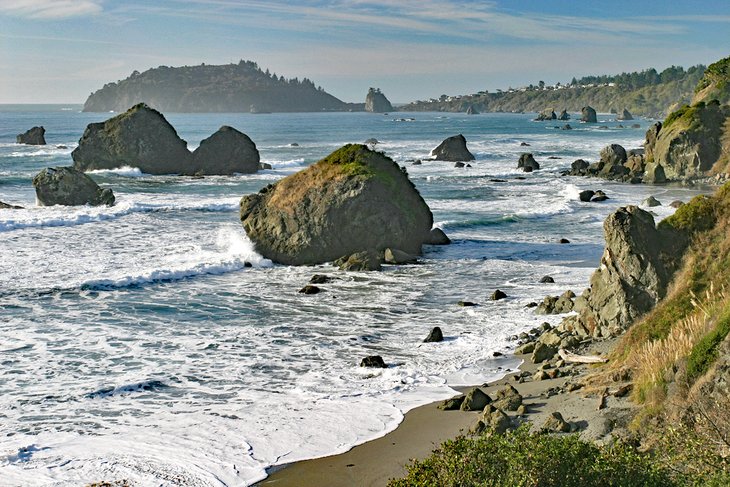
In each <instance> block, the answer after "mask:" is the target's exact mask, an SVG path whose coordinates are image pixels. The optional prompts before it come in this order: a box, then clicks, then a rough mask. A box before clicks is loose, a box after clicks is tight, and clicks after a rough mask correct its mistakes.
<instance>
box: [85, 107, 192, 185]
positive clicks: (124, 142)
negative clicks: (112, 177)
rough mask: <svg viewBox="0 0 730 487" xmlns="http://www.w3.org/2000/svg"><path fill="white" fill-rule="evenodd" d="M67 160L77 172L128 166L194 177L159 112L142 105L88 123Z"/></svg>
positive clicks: (181, 144)
mask: <svg viewBox="0 0 730 487" xmlns="http://www.w3.org/2000/svg"><path fill="white" fill-rule="evenodd" d="M71 157H73V160H74V168H75V169H78V170H79V171H91V170H96V169H116V168H119V167H122V166H130V167H136V168H139V170H140V171H142V172H144V173H147V174H189V175H192V174H195V170H194V169H193V165H192V156H191V154H190V152H189V151H188V147H187V143H186V142H185V141H184V140H182V139H181V138H180V137H179V136H178V135H177V132H176V131H175V129H174V128H173V126H172V125H170V123H169V122H168V121H167V120H165V117H164V116H163V115H162V114H161V113H160V112H158V111H157V110H153V109H152V108H150V107H148V106H147V105H145V104H144V103H140V104H138V105H135V106H133V107H132V108H130V109H129V110H127V111H126V112H124V113H122V114H120V115H117V116H116V117H112V118H110V119H108V120H106V121H104V122H97V123H90V124H89V125H88V126H87V127H86V130H85V131H84V134H83V135H82V136H81V139H80V140H79V146H78V147H77V148H76V149H74V151H73V152H72V153H71Z"/></svg>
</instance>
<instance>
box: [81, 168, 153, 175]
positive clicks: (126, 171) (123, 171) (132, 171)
mask: <svg viewBox="0 0 730 487" xmlns="http://www.w3.org/2000/svg"><path fill="white" fill-rule="evenodd" d="M87 174H116V175H117V176H125V177H128V178H141V177H143V176H149V175H148V174H145V173H143V172H142V171H141V170H140V169H139V168H138V167H131V166H122V167H118V168H116V169H96V170H93V171H87Z"/></svg>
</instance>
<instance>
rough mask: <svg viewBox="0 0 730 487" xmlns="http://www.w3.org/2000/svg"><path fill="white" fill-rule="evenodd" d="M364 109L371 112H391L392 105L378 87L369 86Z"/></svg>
mask: <svg viewBox="0 0 730 487" xmlns="http://www.w3.org/2000/svg"><path fill="white" fill-rule="evenodd" d="M365 111H366V112H371V113H385V112H392V111H393V105H391V104H390V102H389V101H388V99H387V98H386V97H385V95H384V94H383V93H382V92H381V91H380V88H370V89H369V90H368V94H367V95H366V96H365Z"/></svg>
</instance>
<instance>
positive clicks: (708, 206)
mask: <svg viewBox="0 0 730 487" xmlns="http://www.w3.org/2000/svg"><path fill="white" fill-rule="evenodd" d="M715 206H716V204H715V200H714V198H711V197H707V196H704V195H699V196H695V197H694V198H692V199H691V200H690V201H689V202H688V203H687V204H686V205H682V206H680V207H679V208H677V211H675V212H674V214H673V215H671V216H669V217H667V218H665V219H664V220H662V221H661V222H659V228H674V229H676V230H685V231H687V232H688V233H695V232H703V231H706V230H709V229H711V228H712V227H713V226H715V222H716V221H717V217H716V216H715Z"/></svg>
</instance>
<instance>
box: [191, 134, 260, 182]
mask: <svg viewBox="0 0 730 487" xmlns="http://www.w3.org/2000/svg"><path fill="white" fill-rule="evenodd" d="M259 162H260V158H259V151H258V150H257V149H256V144H254V143H253V141H252V140H251V139H250V138H249V137H248V136H247V135H246V134H244V133H241V132H239V131H238V130H236V129H234V128H233V127H229V126H227V125H224V126H223V127H221V128H219V129H218V131H217V132H216V133H214V134H213V135H211V136H210V137H208V138H207V139H204V140H203V141H202V142H200V146H198V148H197V149H195V151H194V152H193V161H192V169H191V171H193V172H195V173H196V174H201V175H202V174H205V175H207V174H234V173H241V174H250V173H254V172H256V171H258V170H259Z"/></svg>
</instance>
